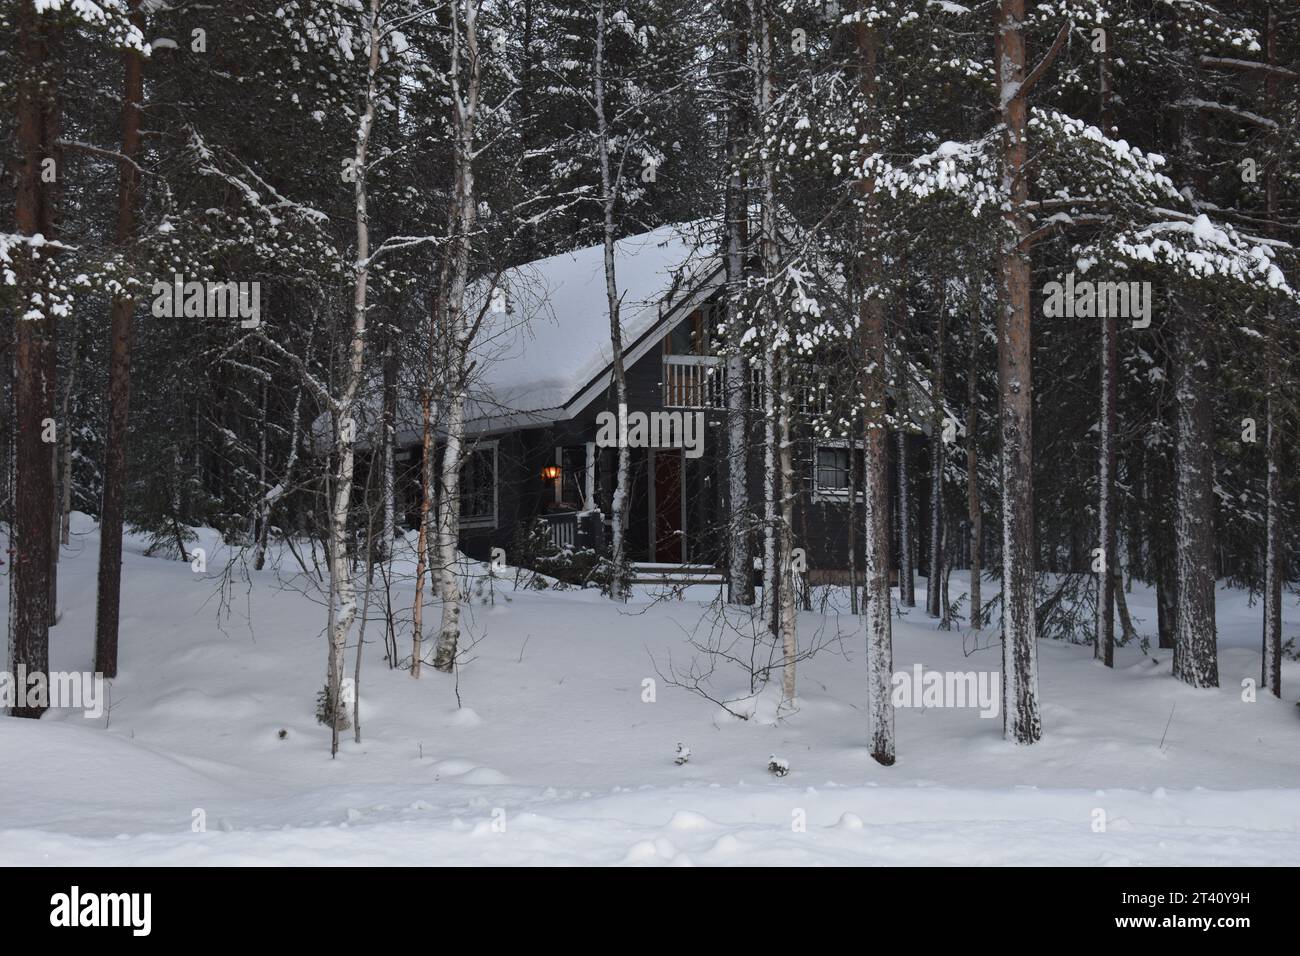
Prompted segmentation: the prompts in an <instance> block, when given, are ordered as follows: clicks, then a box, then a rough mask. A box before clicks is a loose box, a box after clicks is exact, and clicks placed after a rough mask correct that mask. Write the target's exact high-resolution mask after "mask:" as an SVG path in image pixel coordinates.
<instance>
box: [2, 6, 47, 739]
mask: <svg viewBox="0 0 1300 956" xmlns="http://www.w3.org/2000/svg"><path fill="white" fill-rule="evenodd" d="M16 19H17V55H18V60H19V64H18V68H19V70H20V76H19V80H18V82H17V90H16V93H17V101H16V104H15V105H16V118H17V146H18V157H17V160H16V176H15V186H16V189H15V203H14V220H15V225H16V226H17V230H18V233H19V235H21V236H36V235H42V236H45V237H46V238H47V239H51V238H53V225H54V223H53V219H54V214H53V196H52V195H51V190H49V189H48V188H46V184H43V183H42V182H41V163H42V161H43V160H44V159H46V158H47V157H50V156H51V155H52V151H53V143H52V142H51V141H50V139H49V133H50V130H51V126H52V124H51V123H49V122H47V119H46V113H47V112H48V111H49V110H51V109H52V108H53V106H52V103H53V96H54V93H53V91H52V90H51V89H49V88H48V87H46V86H45V84H44V83H43V81H42V77H45V76H46V75H47V71H48V64H47V60H48V56H47V50H46V38H45V29H46V28H45V26H44V25H43V24H42V23H41V18H40V17H39V16H38V14H37V13H36V7H35V4H34V3H33V2H32V0H25V2H23V3H21V4H20V5H19V7H18V13H17V17H16ZM14 267H15V268H14V271H15V273H16V278H17V284H18V291H19V295H20V296H22V299H23V300H24V301H28V302H31V301H34V300H37V299H39V300H40V301H44V302H46V308H47V309H48V308H49V303H48V297H49V295H50V293H51V292H52V290H51V289H49V288H48V284H47V270H48V265H47V260H45V259H44V258H43V257H42V258H40V259H38V258H36V257H35V256H34V255H33V254H32V249H31V248H30V247H29V246H26V245H24V246H21V247H19V248H18V249H17V250H16V254H15V256H14ZM50 321H51V317H50V316H49V315H44V316H42V315H36V316H31V315H19V317H18V318H17V320H16V321H15V323H14V324H15V332H14V336H15V343H14V419H15V429H16V432H17V434H16V437H15V448H14V515H13V525H12V528H11V533H12V540H11V542H10V548H11V551H12V556H13V562H12V566H11V567H10V569H9V575H10V578H9V586H10V588H11V594H10V618H9V628H10V631H9V651H10V667H9V671H10V673H11V674H12V673H16V672H17V671H18V669H19V668H25V669H26V672H27V673H29V674H32V673H41V674H47V673H48V671H49V644H50V642H49V629H50V616H51V613H52V610H53V609H52V607H51V605H50V584H51V572H52V570H53V567H52V562H53V554H52V550H53V549H52V547H51V545H52V540H51V535H50V521H51V518H52V516H53V515H54V513H55V508H54V506H55V500H54V484H53V480H52V479H53V471H52V468H53V454H52V453H53V450H54V445H53V444H52V443H49V442H45V441H43V440H42V434H41V433H42V431H43V430H44V421H45V419H47V418H52V417H53V412H54V409H53V407H52V406H51V405H50V402H49V396H50V390H49V387H48V382H47V377H48V375H49V366H50V362H49V358H48V349H49V348H50V331H51V329H50V325H49V323H50ZM44 711H45V707H43V706H37V705H32V704H28V705H26V706H22V707H13V708H12V710H11V713H12V714H13V716H15V717H32V718H39V717H40V716H41V714H42V713H44Z"/></svg>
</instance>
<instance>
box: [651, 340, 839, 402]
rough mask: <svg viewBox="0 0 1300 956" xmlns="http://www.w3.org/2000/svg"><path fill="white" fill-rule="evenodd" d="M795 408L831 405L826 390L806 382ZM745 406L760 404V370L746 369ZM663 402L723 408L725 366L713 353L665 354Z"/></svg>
mask: <svg viewBox="0 0 1300 956" xmlns="http://www.w3.org/2000/svg"><path fill="white" fill-rule="evenodd" d="M801 392H802V394H801V395H800V396H799V401H798V406H799V411H800V412H802V413H803V414H805V415H816V414H821V413H823V412H826V411H828V410H829V408H830V406H831V404H832V403H831V400H830V395H829V394H828V393H827V391H826V389H823V388H818V387H817V386H815V385H808V386H806V387H804V388H803V389H801ZM748 397H749V407H750V408H762V407H763V369H762V367H761V366H758V365H751V366H750V368H749V396H748ZM663 403H664V407H665V408H703V409H725V408H726V407H727V366H726V362H725V361H724V360H723V359H722V358H721V357H719V356H717V355H665V356H664V365H663Z"/></svg>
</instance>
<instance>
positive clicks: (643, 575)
mask: <svg viewBox="0 0 1300 956" xmlns="http://www.w3.org/2000/svg"><path fill="white" fill-rule="evenodd" d="M725 581H726V572H725V571H723V570H722V569H721V568H715V567H714V566H713V565H711V564H662V563H657V562H654V561H633V562H632V583H633V584H657V585H668V586H674V587H683V586H685V585H689V584H711V585H714V586H715V587H716V586H720V585H722V584H723V583H724V582H725Z"/></svg>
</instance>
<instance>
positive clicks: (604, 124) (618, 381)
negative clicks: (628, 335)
mask: <svg viewBox="0 0 1300 956" xmlns="http://www.w3.org/2000/svg"><path fill="white" fill-rule="evenodd" d="M605 33H606V24H605V3H604V0H601V2H600V3H599V5H598V6H597V7H596V53H595V62H594V63H593V84H592V85H593V95H594V105H595V110H596V142H597V149H598V151H599V154H600V199H601V212H602V214H603V217H604V222H603V233H602V235H603V242H604V248H605V298H606V308H607V309H608V311H609V340H610V348H611V351H612V352H613V356H614V402H615V405H616V407H617V412H618V415H619V420H620V421H621V420H622V418H623V414H624V410H625V409H626V407H627V374H626V369H625V368H624V366H623V323H622V319H621V318H620V315H619V304H620V303H619V296H618V275H617V272H616V271H615V265H614V240H615V237H614V206H615V204H616V203H617V201H618V190H619V186H620V184H621V181H622V164H621V163H620V165H619V170H618V172H617V174H616V173H615V172H614V171H613V169H612V168H611V164H610V156H609V136H610V134H609V121H608V118H607V117H606V115H605ZM617 452H618V466H617V471H616V472H615V479H614V497H613V500H612V501H611V503H610V511H611V512H612V514H611V516H610V520H611V523H612V525H613V529H612V535H611V536H612V538H613V541H612V542H611V548H610V550H611V552H612V553H611V556H610V557H611V568H610V585H609V595H610V597H611V598H612V599H613V600H615V601H626V600H627V598H628V594H627V591H626V590H625V588H624V586H623V582H624V580H625V571H624V569H625V567H626V565H627V563H628V558H627V553H626V552H627V545H626V538H627V508H628V503H629V497H630V496H629V490H628V483H629V480H630V479H629V475H628V472H629V458H630V454H631V452H630V450H629V449H628V447H627V445H626V444H625V443H624V442H623V441H621V440H620V441H619V443H618V449H617ZM649 480H651V481H653V480H654V479H653V476H651V478H650V479H649ZM654 537H655V530H654V529H653V528H651V529H650V539H651V540H650V550H651V556H652V557H653V554H654Z"/></svg>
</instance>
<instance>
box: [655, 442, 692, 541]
mask: <svg viewBox="0 0 1300 956" xmlns="http://www.w3.org/2000/svg"><path fill="white" fill-rule="evenodd" d="M654 460H655V522H654V524H655V528H654V533H655V547H654V554H655V560H656V561H660V562H664V563H673V564H676V563H680V562H682V561H684V560H685V557H684V556H683V554H682V548H683V546H684V542H685V540H686V536H685V534H684V532H685V530H686V529H685V528H683V527H682V452H681V449H679V448H664V449H656V450H655V453H654Z"/></svg>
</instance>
